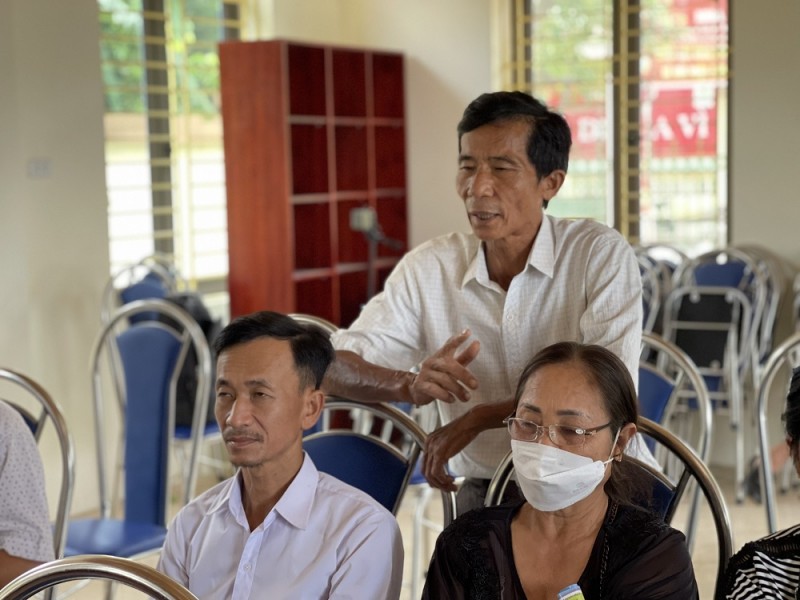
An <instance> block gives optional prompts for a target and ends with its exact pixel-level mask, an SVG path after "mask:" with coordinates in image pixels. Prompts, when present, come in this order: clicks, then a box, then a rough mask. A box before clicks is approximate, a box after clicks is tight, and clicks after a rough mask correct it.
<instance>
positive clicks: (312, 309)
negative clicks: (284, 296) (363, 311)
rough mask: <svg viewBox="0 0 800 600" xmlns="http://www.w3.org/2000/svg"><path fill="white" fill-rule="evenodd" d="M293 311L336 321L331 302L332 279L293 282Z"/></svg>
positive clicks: (323, 278)
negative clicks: (294, 307)
mask: <svg viewBox="0 0 800 600" xmlns="http://www.w3.org/2000/svg"><path fill="white" fill-rule="evenodd" d="M294 289H295V306H296V309H295V310H294V312H299V313H304V314H307V315H316V316H318V317H322V318H323V319H327V320H328V321H331V322H332V323H335V322H336V321H337V316H338V315H336V314H335V313H336V310H335V309H336V307H335V306H334V302H333V280H332V278H330V277H320V278H318V279H303V280H302V281H297V282H295V284H294Z"/></svg>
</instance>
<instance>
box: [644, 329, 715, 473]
mask: <svg viewBox="0 0 800 600" xmlns="http://www.w3.org/2000/svg"><path fill="white" fill-rule="evenodd" d="M638 392H639V414H640V416H642V417H645V418H647V419H650V420H651V421H655V422H656V423H659V424H662V425H663V424H666V423H668V422H670V421H673V420H676V419H677V418H679V417H682V416H685V413H686V412H687V411H690V412H696V413H697V415H698V418H697V419H696V420H695V424H696V427H694V428H693V429H694V430H695V431H694V435H691V436H690V435H689V431H688V429H686V430H682V429H679V428H675V427H672V426H670V427H669V429H670V430H674V431H678V432H680V433H679V437H682V438H683V440H684V441H685V442H687V443H689V444H690V446H691V447H692V448H693V449H694V450H695V452H697V453H698V454H699V455H700V458H702V459H703V460H708V457H709V453H710V451H711V437H712V432H713V414H712V413H713V411H712V406H711V399H710V397H709V392H708V387H707V386H706V382H705V380H704V379H703V377H702V375H701V374H700V371H699V370H698V368H697V366H696V365H695V364H694V362H693V361H692V359H691V358H690V357H689V356H688V355H687V354H686V353H685V352H684V351H683V350H681V349H680V348H678V347H677V346H676V345H675V344H673V343H671V342H668V341H667V340H665V339H664V338H662V337H661V336H658V335H656V334H653V333H646V332H645V333H643V334H642V358H641V360H640V362H639V387H638ZM684 431H685V432H684ZM647 441H648V445H651V450H652V449H653V448H652V440H647Z"/></svg>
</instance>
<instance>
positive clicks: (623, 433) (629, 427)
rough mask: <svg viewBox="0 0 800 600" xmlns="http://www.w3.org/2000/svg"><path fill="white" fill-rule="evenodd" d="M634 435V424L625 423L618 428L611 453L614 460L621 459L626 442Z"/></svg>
mask: <svg viewBox="0 0 800 600" xmlns="http://www.w3.org/2000/svg"><path fill="white" fill-rule="evenodd" d="M634 435H636V424H635V423H626V424H625V425H623V426H622V429H620V430H619V437H618V438H617V445H616V447H615V448H614V451H613V455H614V458H615V459H616V460H618V461H619V460H622V453H623V452H624V451H625V448H627V447H628V442H630V441H631V439H632V438H633V436H634Z"/></svg>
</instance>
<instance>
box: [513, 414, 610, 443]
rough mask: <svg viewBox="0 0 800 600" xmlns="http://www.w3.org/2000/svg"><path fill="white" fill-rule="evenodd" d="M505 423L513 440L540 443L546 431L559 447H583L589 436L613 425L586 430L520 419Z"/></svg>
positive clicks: (607, 424) (515, 418) (516, 418)
mask: <svg viewBox="0 0 800 600" xmlns="http://www.w3.org/2000/svg"><path fill="white" fill-rule="evenodd" d="M503 423H505V425H506V426H507V427H508V433H510V434H511V439H513V440H517V441H520V442H538V441H539V440H540V439H541V437H542V433H543V432H544V431H545V430H546V431H547V437H549V438H550V441H551V442H553V443H554V444H555V445H556V446H559V447H562V446H583V445H584V443H586V438H587V437H588V436H591V435H595V434H596V433H597V432H598V431H601V430H603V429H605V428H606V427H609V426H610V425H611V422H610V421H609V422H608V423H606V424H605V425H600V426H599V427H594V428H592V429H584V428H583V427H570V426H569V425H539V424H537V423H534V422H533V421H528V420H527V419H520V418H518V417H507V418H506V419H504V420H503Z"/></svg>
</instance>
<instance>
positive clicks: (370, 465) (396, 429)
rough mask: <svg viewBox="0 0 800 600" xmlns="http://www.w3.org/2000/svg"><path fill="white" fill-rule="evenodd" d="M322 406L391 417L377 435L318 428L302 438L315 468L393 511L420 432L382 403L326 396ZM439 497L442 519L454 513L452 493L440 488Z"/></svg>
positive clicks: (419, 448) (404, 416)
mask: <svg viewBox="0 0 800 600" xmlns="http://www.w3.org/2000/svg"><path fill="white" fill-rule="evenodd" d="M324 410H325V411H327V412H331V413H333V412H335V411H345V412H346V413H348V414H350V413H351V412H353V411H355V414H360V413H368V414H370V415H372V416H373V417H374V419H375V420H376V421H381V422H388V423H391V425H392V428H393V431H391V432H390V433H389V435H388V436H386V435H384V436H383V437H382V436H381V435H380V434H373V433H372V432H371V431H358V430H354V429H331V430H326V431H318V432H316V433H312V434H310V435H307V436H306V437H305V438H303V448H304V450H305V451H306V452H307V453H308V455H309V456H310V457H311V459H312V460H313V461H314V464H315V465H316V466H317V469H319V470H320V471H322V472H324V473H328V474H329V475H333V476H334V477H336V478H338V479H341V480H342V481H344V482H345V483H348V484H350V485H352V486H353V487H357V488H359V489H360V490H362V491H364V492H366V493H368V494H369V495H370V496H372V497H373V498H375V499H376V500H378V502H380V503H381V504H382V505H383V506H385V507H386V508H387V510H389V511H391V512H392V513H394V514H396V513H397V510H398V509H399V508H400V503H401V501H402V499H403V494H404V493H405V490H406V487H407V486H408V481H409V479H410V478H411V475H412V473H413V472H414V467H415V465H416V464H417V461H418V460H419V457H420V454H421V452H422V450H423V449H424V448H425V440H426V434H425V432H424V431H422V429H421V428H420V427H419V425H417V423H415V422H414V420H413V419H412V418H411V417H409V416H408V415H407V414H405V413H404V412H402V411H400V410H398V409H397V408H395V407H393V406H389V405H386V404H363V403H360V402H354V401H352V400H346V399H342V398H336V397H329V398H328V399H327V401H326V406H325V409H324ZM381 429H383V427H382V426H381ZM442 502H443V509H444V523H445V525H447V524H449V523H450V521H452V519H453V518H454V516H455V495H454V494H452V493H450V492H443V493H442Z"/></svg>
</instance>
